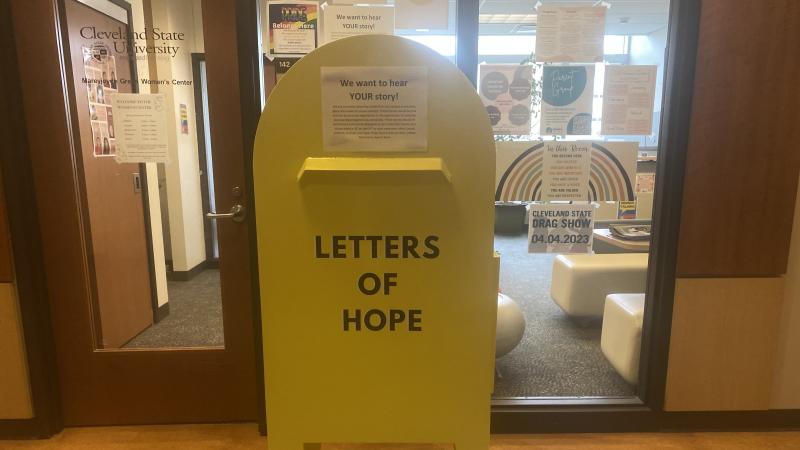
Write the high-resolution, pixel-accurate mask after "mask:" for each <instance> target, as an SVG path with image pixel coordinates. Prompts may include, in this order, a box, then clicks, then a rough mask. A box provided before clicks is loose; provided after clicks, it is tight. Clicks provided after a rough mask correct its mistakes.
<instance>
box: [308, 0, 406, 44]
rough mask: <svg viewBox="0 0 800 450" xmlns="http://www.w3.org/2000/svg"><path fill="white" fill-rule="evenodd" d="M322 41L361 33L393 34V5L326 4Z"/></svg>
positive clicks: (323, 12)
mask: <svg viewBox="0 0 800 450" xmlns="http://www.w3.org/2000/svg"><path fill="white" fill-rule="evenodd" d="M322 15H323V28H322V31H323V33H322V35H323V39H322V43H323V44H328V43H330V42H333V41H335V40H337V39H342V38H346V37H349V36H357V35H361V34H394V6H350V5H327V6H326V7H325V9H324V10H323V11H322Z"/></svg>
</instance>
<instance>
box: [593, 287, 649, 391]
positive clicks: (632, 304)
mask: <svg viewBox="0 0 800 450" xmlns="http://www.w3.org/2000/svg"><path fill="white" fill-rule="evenodd" d="M643 317H644V294H611V295H609V296H608V297H606V304H605V311H604V312H603V330H602V332H601V334H600V348H601V349H602V351H603V355H605V357H606V359H608V362H610V363H611V365H612V366H613V367H614V369H615V370H616V371H617V373H619V374H620V376H622V378H624V379H625V381H627V382H628V383H630V384H634V385H635V384H636V383H638V382H639V352H640V348H641V345H642V320H643Z"/></svg>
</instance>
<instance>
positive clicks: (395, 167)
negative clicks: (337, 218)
mask: <svg viewBox="0 0 800 450" xmlns="http://www.w3.org/2000/svg"><path fill="white" fill-rule="evenodd" d="M347 180H361V181H370V180H371V181H374V182H387V183H391V182H395V181H397V182H403V181H414V180H416V181H426V180H427V181H439V182H441V181H445V182H447V183H449V182H450V171H449V170H448V169H447V166H446V165H445V163H444V161H443V160H442V158H437V157H427V158H419V157H411V158H398V157H332V158H306V160H305V161H304V162H303V166H302V167H301V168H300V172H299V173H298V174H297V181H298V182H300V183H304V184H305V183H314V182H316V181H325V182H337V181H347Z"/></svg>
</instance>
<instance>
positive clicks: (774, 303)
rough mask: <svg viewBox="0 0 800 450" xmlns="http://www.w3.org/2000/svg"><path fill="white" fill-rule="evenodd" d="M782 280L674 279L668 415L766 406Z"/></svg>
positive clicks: (666, 405) (780, 302) (760, 408)
mask: <svg viewBox="0 0 800 450" xmlns="http://www.w3.org/2000/svg"><path fill="white" fill-rule="evenodd" d="M783 289H784V282H783V279H782V278H679V279H678V280H676V283H675V306H674V310H673V314H672V337H671V340H670V351H669V367H668V369H667V389H666V398H665V405H664V408H665V409H666V410H667V411H724V410H763V409H768V408H769V403H770V392H771V387H772V381H773V368H774V362H775V347H776V343H777V335H778V327H777V324H778V323H779V314H780V310H781V304H782V302H783Z"/></svg>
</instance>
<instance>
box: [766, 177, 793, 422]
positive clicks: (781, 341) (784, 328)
mask: <svg viewBox="0 0 800 450" xmlns="http://www.w3.org/2000/svg"><path fill="white" fill-rule="evenodd" d="M795 202H796V203H795V207H794V226H793V231H792V243H791V247H790V249H789V266H788V268H787V271H786V277H785V279H786V289H785V292H784V297H783V309H782V311H781V322H780V328H779V332H778V353H777V356H776V361H775V383H774V385H773V387H772V402H771V403H770V408H772V409H799V408H800V190H798V195H797V196H796V199H795Z"/></svg>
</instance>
